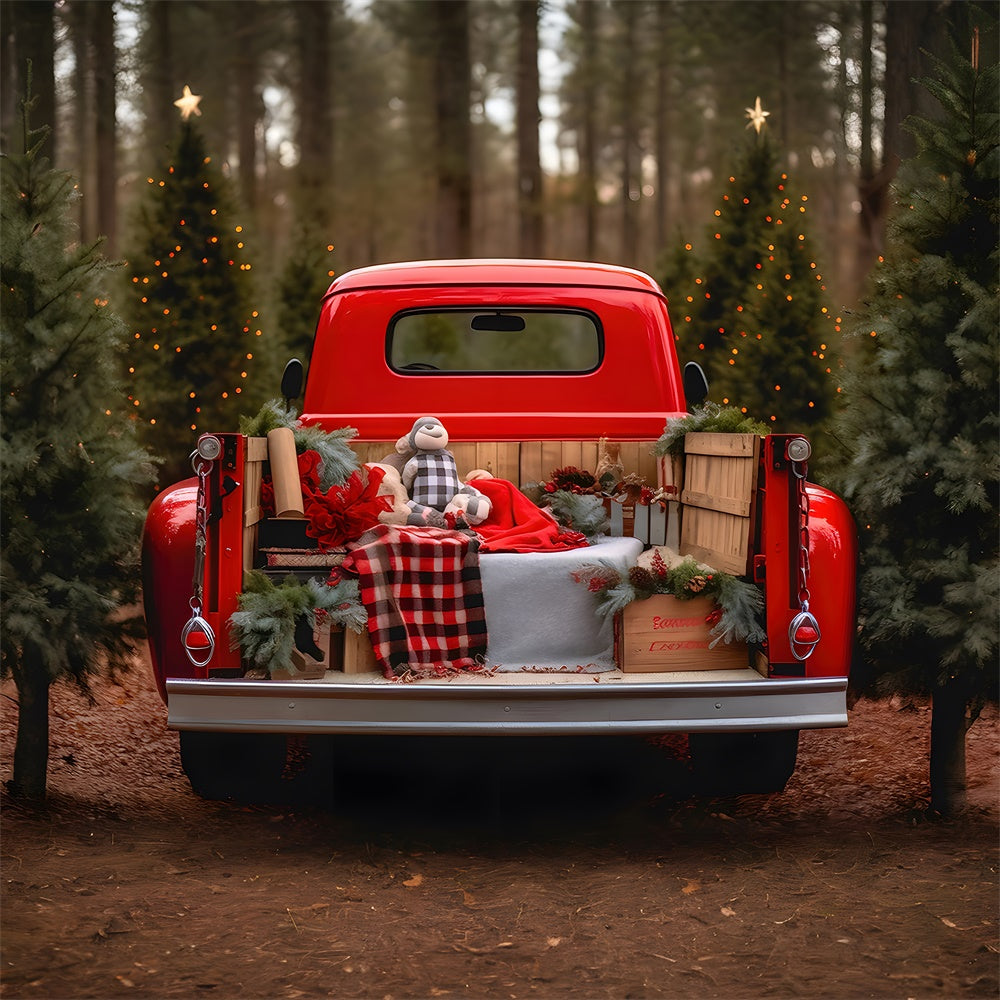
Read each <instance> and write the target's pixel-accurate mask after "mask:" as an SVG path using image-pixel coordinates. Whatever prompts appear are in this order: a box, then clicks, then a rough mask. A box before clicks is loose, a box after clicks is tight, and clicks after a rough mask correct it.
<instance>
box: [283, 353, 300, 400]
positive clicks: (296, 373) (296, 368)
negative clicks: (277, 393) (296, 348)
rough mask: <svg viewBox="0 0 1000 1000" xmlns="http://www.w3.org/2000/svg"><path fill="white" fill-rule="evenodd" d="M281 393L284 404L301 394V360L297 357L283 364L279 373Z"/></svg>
mask: <svg viewBox="0 0 1000 1000" xmlns="http://www.w3.org/2000/svg"><path fill="white" fill-rule="evenodd" d="M281 395H282V396H284V398H285V403H286V405H287V404H289V403H291V401H292V400H293V399H298V398H299V396H301V395H302V362H301V361H299V359H298V358H292V359H291V361H289V362H288V364H287V365H285V370H284V372H282V375H281Z"/></svg>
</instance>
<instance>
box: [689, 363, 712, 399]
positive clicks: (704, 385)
mask: <svg viewBox="0 0 1000 1000" xmlns="http://www.w3.org/2000/svg"><path fill="white" fill-rule="evenodd" d="M684 399H685V400H686V401H687V405H688V409H689V410H690V409H692V408H693V407H695V406H700V405H701V404H702V403H704V402H705V400H706V399H708V379H707V378H706V376H705V370H704V369H703V368H702V367H701V365H699V364H698V362H697V361H689V362H688V363H687V364H686V365H685V366H684Z"/></svg>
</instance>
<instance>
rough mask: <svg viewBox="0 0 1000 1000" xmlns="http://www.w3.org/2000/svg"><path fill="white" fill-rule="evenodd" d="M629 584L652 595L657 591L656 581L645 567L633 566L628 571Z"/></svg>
mask: <svg viewBox="0 0 1000 1000" xmlns="http://www.w3.org/2000/svg"><path fill="white" fill-rule="evenodd" d="M628 582H629V583H631V584H632V586H633V587H634V588H635V589H636V590H640V591H645V592H646V593H650V594H652V593H655V591H656V579H655V578H654V576H653V574H652V573H650V572H649V570H648V569H646V567H645V566H633V567H632V568H631V569H630V570H629V571H628Z"/></svg>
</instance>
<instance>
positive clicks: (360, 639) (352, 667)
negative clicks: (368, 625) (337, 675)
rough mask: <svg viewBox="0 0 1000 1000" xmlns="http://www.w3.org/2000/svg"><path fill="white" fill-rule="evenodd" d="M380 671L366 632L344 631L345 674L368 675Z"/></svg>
mask: <svg viewBox="0 0 1000 1000" xmlns="http://www.w3.org/2000/svg"><path fill="white" fill-rule="evenodd" d="M379 670H380V668H379V665H378V660H376V659H375V650H374V649H372V641H371V639H369V638H368V633H367V632H355V631H354V630H353V629H345V630H344V661H343V671H344V673H345V674H370V673H373V672H378V671H379Z"/></svg>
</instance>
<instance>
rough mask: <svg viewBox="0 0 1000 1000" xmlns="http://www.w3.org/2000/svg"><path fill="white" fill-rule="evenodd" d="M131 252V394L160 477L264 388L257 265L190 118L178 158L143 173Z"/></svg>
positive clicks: (165, 479)
mask: <svg viewBox="0 0 1000 1000" xmlns="http://www.w3.org/2000/svg"><path fill="white" fill-rule="evenodd" d="M134 229H135V236H134V239H133V242H134V244H135V249H134V250H133V252H132V253H131V254H130V255H129V261H130V263H129V267H128V272H129V273H128V279H129V281H128V292H127V293H126V304H125V311H126V316H127V318H128V319H129V321H130V325H131V339H130V341H129V351H128V373H129V376H130V383H129V384H130V395H129V400H130V402H131V403H132V406H133V412H134V415H135V417H136V420H137V422H138V424H139V428H140V438H141V439H142V440H143V441H144V442H145V443H147V444H148V446H149V447H150V449H151V450H152V451H153V452H154V454H156V455H157V456H158V457H159V458H160V459H161V460H162V461H163V468H162V470H161V476H160V483H161V485H164V484H169V483H170V482H173V481H174V480H176V479H178V478H180V477H182V476H186V475H189V474H190V467H189V466H188V464H187V456H188V455H189V454H190V452H191V450H192V448H193V446H194V442H195V440H196V439H197V437H198V435H199V434H200V433H202V432H204V431H211V430H231V429H234V428H235V427H236V426H237V423H238V419H239V416H240V414H241V413H247V412H253V411H254V410H255V409H256V407H257V406H258V405H259V403H260V402H261V401H262V396H263V395H266V388H265V389H263V390H258V389H257V387H256V382H257V380H256V379H254V378H252V377H251V376H254V375H255V374H256V373H258V372H259V371H260V369H261V368H262V367H263V366H262V365H261V360H262V353H263V352H262V348H263V347H264V345H263V343H262V340H263V336H262V330H261V320H260V316H259V314H258V311H257V309H255V308H254V304H253V297H254V283H253V275H252V273H251V268H252V265H251V263H250V261H249V259H248V253H247V248H246V234H245V233H244V227H243V226H242V225H241V224H240V223H239V222H238V221H237V219H236V212H235V208H234V205H233V199H232V195H231V191H230V187H229V184H228V182H227V181H226V180H225V178H224V177H223V176H222V173H221V171H220V170H219V169H218V168H217V167H216V166H215V165H214V164H213V162H212V160H211V157H209V156H208V155H207V154H206V151H205V145H204V142H203V140H202V138H201V136H200V134H199V133H198V131H197V129H196V128H195V127H194V126H193V125H191V124H189V123H187V122H185V123H183V124H182V125H181V133H180V139H179V142H178V145H177V148H176V150H175V153H174V157H173V162H172V164H171V165H170V166H169V167H168V168H167V170H166V171H165V172H164V174H163V177H162V178H161V179H157V178H155V177H152V176H150V177H148V178H147V190H146V191H145V192H144V196H143V197H142V199H141V201H140V204H139V207H138V215H137V220H136V224H135V227H134Z"/></svg>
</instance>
